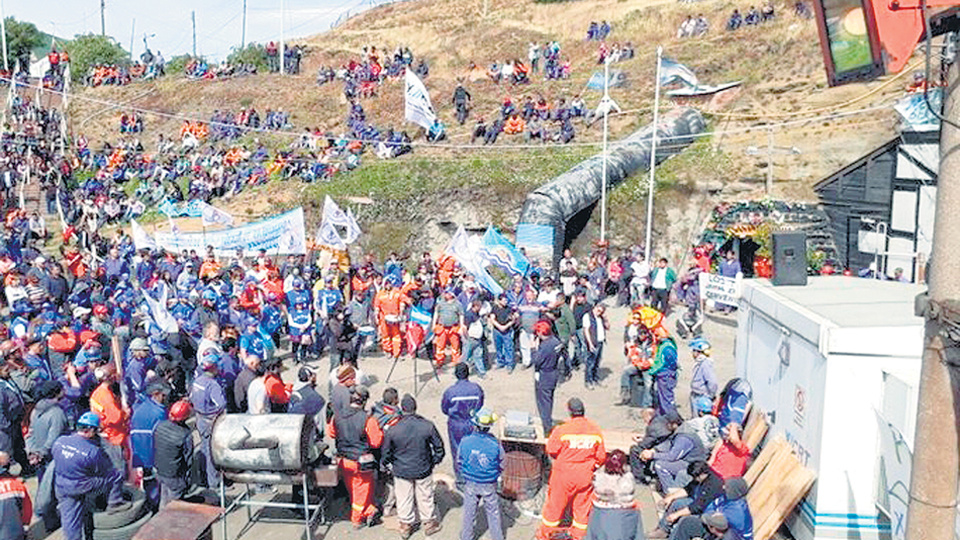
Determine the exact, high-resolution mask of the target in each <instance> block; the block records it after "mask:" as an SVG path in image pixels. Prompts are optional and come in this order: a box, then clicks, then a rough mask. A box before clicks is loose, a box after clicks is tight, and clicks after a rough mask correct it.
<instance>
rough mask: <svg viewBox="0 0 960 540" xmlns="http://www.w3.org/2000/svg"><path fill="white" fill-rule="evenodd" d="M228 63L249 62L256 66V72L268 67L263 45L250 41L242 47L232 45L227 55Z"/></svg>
mask: <svg viewBox="0 0 960 540" xmlns="http://www.w3.org/2000/svg"><path fill="white" fill-rule="evenodd" d="M227 63H228V64H234V65H236V64H250V65H254V66H257V71H258V72H261V73H263V72H266V71H267V69H268V66H267V50H266V49H265V48H264V47H263V45H259V44H257V43H250V44H248V45H247V46H246V47H244V48H243V49H241V48H239V47H233V48H232V49H231V50H230V56H228V57H227Z"/></svg>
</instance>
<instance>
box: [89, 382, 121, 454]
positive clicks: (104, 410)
mask: <svg viewBox="0 0 960 540" xmlns="http://www.w3.org/2000/svg"><path fill="white" fill-rule="evenodd" d="M90 410H91V411H93V412H95V413H97V416H99V417H100V432H101V433H102V434H103V436H104V438H106V439H107V441H108V442H109V443H110V444H112V445H114V446H120V445H122V444H123V443H125V442H126V440H127V420H128V419H127V413H126V412H125V411H124V410H123V409H122V408H120V404H119V403H117V397H116V396H114V395H113V392H111V391H110V383H108V382H102V383H100V386H98V387H97V389H96V390H94V391H93V394H90Z"/></svg>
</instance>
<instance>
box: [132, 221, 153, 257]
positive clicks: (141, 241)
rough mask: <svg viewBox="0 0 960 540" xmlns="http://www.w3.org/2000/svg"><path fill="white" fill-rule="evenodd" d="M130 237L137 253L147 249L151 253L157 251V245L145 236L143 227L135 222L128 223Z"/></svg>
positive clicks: (145, 232) (148, 236)
mask: <svg viewBox="0 0 960 540" xmlns="http://www.w3.org/2000/svg"><path fill="white" fill-rule="evenodd" d="M130 231H131V234H130V236H132V237H133V247H135V248H137V251H140V250H141V249H149V250H151V251H153V250H155V249H157V243H156V241H154V239H153V238H151V237H150V235H149V234H147V231H145V230H143V227H141V226H140V224H139V223H137V220H135V219H134V220H131V221H130Z"/></svg>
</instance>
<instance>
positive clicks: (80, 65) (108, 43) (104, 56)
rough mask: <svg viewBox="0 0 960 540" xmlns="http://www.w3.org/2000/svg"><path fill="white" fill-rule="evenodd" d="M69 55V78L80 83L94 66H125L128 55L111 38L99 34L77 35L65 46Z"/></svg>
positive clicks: (128, 59) (128, 58)
mask: <svg viewBox="0 0 960 540" xmlns="http://www.w3.org/2000/svg"><path fill="white" fill-rule="evenodd" d="M66 48H67V53H69V54H70V76H71V77H72V78H73V80H74V81H75V82H80V81H82V80H83V78H84V77H86V76H87V74H88V73H89V72H90V68H91V67H93V66H94V65H96V64H110V65H114V64H126V63H128V62H129V61H130V53H128V52H127V51H125V50H123V47H121V46H120V44H119V43H117V42H116V41H114V40H113V38H110V37H107V36H101V35H99V34H86V35H78V36H76V37H75V38H74V39H73V41H71V42H69V43H68V44H67V47H66Z"/></svg>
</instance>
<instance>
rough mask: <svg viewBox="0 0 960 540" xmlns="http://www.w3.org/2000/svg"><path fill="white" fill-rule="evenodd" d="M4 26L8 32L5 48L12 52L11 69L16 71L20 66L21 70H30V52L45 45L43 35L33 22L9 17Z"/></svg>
mask: <svg viewBox="0 0 960 540" xmlns="http://www.w3.org/2000/svg"><path fill="white" fill-rule="evenodd" d="M4 24H5V25H6V31H7V32H6V33H7V35H6V43H4V46H5V47H7V48H8V50H9V52H10V62H11V64H12V66H11V67H13V69H16V65H17V64H19V65H20V69H21V70H29V69H30V52H31V51H32V50H33V49H34V48H37V47H39V46H41V45H43V34H41V33H40V31H39V30H37V26H36V25H35V24H33V23H32V22H26V21H18V20H16V19H14V18H13V17H7V18H6V19H5V20H4Z"/></svg>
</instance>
